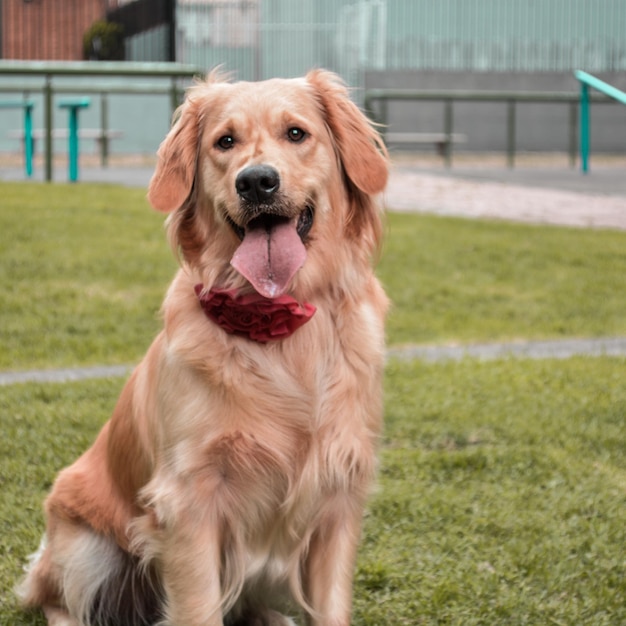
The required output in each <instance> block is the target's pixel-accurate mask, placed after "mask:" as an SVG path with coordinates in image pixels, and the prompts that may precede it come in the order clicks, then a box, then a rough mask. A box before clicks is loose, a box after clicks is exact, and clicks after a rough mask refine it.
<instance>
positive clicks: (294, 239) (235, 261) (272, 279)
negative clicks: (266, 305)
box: [230, 221, 306, 298]
mask: <svg viewBox="0 0 626 626" xmlns="http://www.w3.org/2000/svg"><path fill="white" fill-rule="evenodd" d="M305 260H306V249H305V247H304V244H303V243H302V240H301V239H300V237H299V236H298V233H297V232H296V226H295V223H294V222H287V221H281V222H277V223H275V224H273V225H272V226H270V227H269V228H267V227H265V226H258V227H256V228H247V229H246V234H245V237H244V239H243V241H242V242H241V244H240V245H239V247H238V248H237V250H236V251H235V254H234V255H233V258H232V259H231V261H230V264H231V265H232V266H233V267H234V268H235V269H236V270H237V271H238V272H239V273H240V274H241V275H242V276H243V277H244V278H246V279H247V280H249V281H250V283H251V284H252V286H253V287H254V288H255V289H256V290H257V292H258V293H260V294H261V295H262V296H265V297H266V298H277V297H278V296H280V295H282V294H283V293H284V292H285V291H286V290H287V286H288V285H289V283H290V281H291V279H292V278H293V277H294V275H295V273H296V272H297V271H298V270H299V269H300V268H301V267H302V266H303V265H304V261H305Z"/></svg>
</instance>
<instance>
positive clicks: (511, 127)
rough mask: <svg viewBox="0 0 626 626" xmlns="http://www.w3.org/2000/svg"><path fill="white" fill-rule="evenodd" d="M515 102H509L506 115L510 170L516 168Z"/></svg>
mask: <svg viewBox="0 0 626 626" xmlns="http://www.w3.org/2000/svg"><path fill="white" fill-rule="evenodd" d="M515 125H516V121H515V100H509V102H508V106H507V115H506V126H507V133H506V137H507V139H506V154H507V164H508V166H509V168H510V169H513V168H514V167H515V139H516V137H515Z"/></svg>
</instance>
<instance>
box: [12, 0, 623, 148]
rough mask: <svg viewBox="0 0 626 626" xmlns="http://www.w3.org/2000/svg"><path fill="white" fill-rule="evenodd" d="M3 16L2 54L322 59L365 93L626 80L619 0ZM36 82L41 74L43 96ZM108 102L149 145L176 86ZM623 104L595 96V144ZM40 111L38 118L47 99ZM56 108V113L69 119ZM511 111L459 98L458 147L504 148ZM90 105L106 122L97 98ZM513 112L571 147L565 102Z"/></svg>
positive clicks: (399, 123) (205, 5)
mask: <svg viewBox="0 0 626 626" xmlns="http://www.w3.org/2000/svg"><path fill="white" fill-rule="evenodd" d="M0 23H1V27H0V58H1V59H4V60H9V59H15V60H47V61H52V60H68V61H80V60H95V61H111V60H113V61H120V60H125V61H135V62H138V61H139V62H142V61H143V62H164V61H169V62H172V61H175V62H178V63H182V64H186V65H191V66H194V67H196V68H197V69H198V71H199V72H205V71H207V70H209V69H210V68H212V67H215V66H216V65H223V66H224V68H225V69H227V70H229V71H232V72H233V73H234V75H235V77H236V78H238V79H242V80H259V79H265V78H270V77H274V76H282V77H291V76H298V75H302V74H304V73H305V72H306V71H307V70H309V69H310V68H312V67H325V68H328V69H331V70H333V71H335V72H338V73H339V74H340V75H341V76H342V77H343V78H344V79H345V80H346V81H347V83H348V84H349V85H350V86H351V87H353V88H354V98H355V99H356V100H357V101H358V102H359V103H360V104H363V101H364V94H365V92H366V90H371V89H378V88H383V89H394V88H402V89H422V90H424V89H426V90H481V91H511V90H515V91H532V92H576V91H577V90H578V83H577V81H576V80H575V78H574V76H573V71H574V70H577V69H582V70H585V71H587V72H591V73H593V74H594V75H596V76H599V77H600V78H602V79H603V80H605V81H607V82H609V83H610V84H612V85H614V86H616V87H618V88H620V89H622V90H624V89H626V71H625V70H626V6H625V4H624V1H623V0H526V1H524V2H522V1H520V0H438V1H436V2H433V1H432V0H363V1H360V2H355V0H299V1H297V2H295V1H294V0H131V1H122V0H0ZM66 80H68V81H70V82H71V84H72V85H77V86H80V81H81V79H78V78H76V77H73V78H71V79H66ZM136 80H137V81H139V82H141V80H142V79H136ZM143 80H145V81H146V82H148V83H150V84H151V85H152V84H154V83H155V80H154V79H151V80H148V79H143ZM82 81H84V82H85V84H90V85H93V83H94V79H93V78H83V79H82ZM3 82H4V83H5V84H6V83H7V82H9V83H12V84H14V83H15V78H14V77H13V78H7V77H5V76H2V75H0V89H1V88H2V85H3ZM22 82H23V81H22ZM56 82H58V81H56ZM59 84H61V85H62V84H63V81H61V83H59ZM100 84H102V87H103V89H106V86H107V84H109V83H107V82H106V81H105V80H104V79H101V83H100ZM27 86H28V83H27ZM38 89H39V85H38V84H35V82H33V93H32V94H29V96H32V97H33V98H34V99H35V102H36V105H37V104H39V101H38V100H37V98H38V97H39V95H38V93H37V90H38ZM77 93H79V91H77ZM107 106H108V111H107V114H108V116H109V119H110V122H109V127H110V128H111V129H115V130H117V131H118V137H117V138H116V139H115V141H112V144H111V150H112V152H118V153H146V154H151V153H153V152H154V150H155V149H156V148H157V146H158V143H159V140H160V138H162V136H163V134H164V132H165V131H166V130H167V128H168V125H169V119H170V114H171V107H170V102H169V100H168V98H167V97H162V98H155V97H154V96H149V95H137V94H135V95H131V94H111V96H110V98H109V102H108V103H107ZM623 108H624V107H616V106H612V105H607V106H604V105H601V106H597V107H594V111H593V115H594V116H595V117H596V118H601V119H602V122H601V123H594V135H593V137H592V141H593V148H594V151H595V152H597V151H600V152H609V153H611V152H623V147H624V146H625V145H626V124H625V123H624V120H625V111H624V110H623ZM34 115H35V119H34V125H35V127H41V126H42V124H43V122H42V119H41V116H42V115H43V113H42V106H35V109H34ZM55 115H56V116H57V117H58V120H55V126H58V125H65V118H64V117H63V118H62V117H61V115H62V113H61V112H59V111H57V112H56V113H55ZM443 115H444V113H443V109H442V104H441V102H420V103H419V106H416V103H415V102H394V103H390V104H389V109H388V111H386V118H385V121H386V122H387V123H388V125H389V129H390V130H391V131H398V132H406V131H418V132H437V131H441V129H442V124H443V120H442V116H443ZM505 116H506V109H505V107H503V106H502V105H501V104H499V103H476V102H461V103H458V104H457V105H456V106H455V120H454V130H455V132H458V133H459V134H460V135H462V137H463V141H462V145H459V146H458V150H460V151H464V150H465V151H469V152H473V151H493V150H502V149H503V142H504V141H505V137H506V132H507V131H506V124H505V121H504V118H505ZM81 117H82V118H83V119H84V124H85V125H86V126H94V125H98V122H97V120H98V119H99V118H100V110H99V104H98V102H97V101H94V102H93V104H92V106H91V107H90V108H89V110H88V111H85V112H84V113H82V114H81ZM515 122H516V135H517V137H516V141H517V149H518V150H520V151H524V150H528V151H566V150H567V149H568V141H569V140H568V132H567V127H568V124H569V123H570V122H569V121H568V114H567V111H566V109H564V108H563V106H556V105H555V104H554V103H537V102H535V103H526V104H524V105H523V106H519V107H518V111H517V117H516V120H515ZM20 124H21V122H20V113H19V111H2V112H0V152H1V151H4V152H6V151H9V152H10V151H16V150H18V149H19V138H18V137H17V133H16V132H15V129H18V128H19V127H20ZM63 145H64V144H62V143H59V147H60V148H62V146H63ZM86 145H87V144H86ZM89 146H91V144H89ZM417 148H418V149H424V150H426V149H432V147H431V146H418V147H417ZM456 149H457V147H455V150H456Z"/></svg>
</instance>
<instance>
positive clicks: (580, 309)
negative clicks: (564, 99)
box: [0, 183, 626, 370]
mask: <svg viewBox="0 0 626 626" xmlns="http://www.w3.org/2000/svg"><path fill="white" fill-rule="evenodd" d="M0 194H2V207H1V208H0V285H2V291H3V299H2V307H1V308H0V348H1V349H0V370H7V369H24V368H32V367H35V366H46V367H58V366H63V365H64V366H73V365H80V364H96V363H98V364H100V363H102V364H114V363H134V362H136V361H137V360H138V359H139V358H140V357H141V355H142V354H143V353H144V351H145V350H146V348H147V346H148V345H149V344H150V341H151V340H152V338H153V337H154V335H155V334H156V332H157V329H158V328H159V324H160V322H159V319H158V310H159V306H160V303H161V300H162V298H163V295H164V294H165V290H166V288H167V285H168V283H169V281H170V279H171V277H172V276H173V273H174V271H175V267H176V262H175V260H174V256H173V254H172V252H171V250H170V249H169V246H168V245H167V243H166V241H165V234H164V232H163V227H162V224H163V215H161V214H158V213H156V212H154V211H152V210H151V209H150V208H149V206H148V203H147V201H146V200H145V198H144V195H145V193H144V192H143V191H142V190H138V189H127V188H122V187H116V186H107V185H86V184H81V185H33V184H23V183H0ZM379 274H380V276H381V278H382V280H383V282H384V283H385V285H386V287H387V290H388V292H389V294H390V295H391V297H392V299H393V301H394V309H393V311H392V313H391V315H390V318H389V323H388V338H389V343H390V344H397V343H409V342H413V343H439V342H448V341H464V342H471V341H487V340H496V339H511V338H545V337H560V336H598V335H617V334H622V335H624V334H626V315H624V311H625V310H626V306H625V304H626V302H625V298H624V295H623V294H624V276H626V233H624V232H615V231H585V230H577V229H567V228H545V227H543V228H542V227H536V226H528V225H520V224H509V223H505V222H485V221H474V220H462V219H449V218H439V217H430V216H423V215H407V214H402V215H390V216H389V219H388V237H387V242H386V245H385V250H384V254H383V258H382V262H381V264H380V268H379Z"/></svg>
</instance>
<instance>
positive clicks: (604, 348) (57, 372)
mask: <svg viewBox="0 0 626 626" xmlns="http://www.w3.org/2000/svg"><path fill="white" fill-rule="evenodd" d="M573 356H594V357H597V356H619V357H626V337H601V338H597V339H559V340H552V341H516V342H511V343H482V344H469V345H443V346H414V345H407V346H394V347H391V348H389V350H387V358H388V359H400V360H421V361H428V362H437V361H458V360H461V359H466V358H470V359H478V360H481V361H486V360H494V359H506V358H525V359H568V358H570V357H573ZM132 368H133V366H132V365H109V366H93V367H75V368H63V369H49V370H45V369H38V370H25V371H20V372H0V387H2V386H6V385H15V384H18V383H32V382H34V383H67V382H72V381H77V380H90V379H98V378H122V377H126V376H128V375H129V374H130V372H131V371H132Z"/></svg>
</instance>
